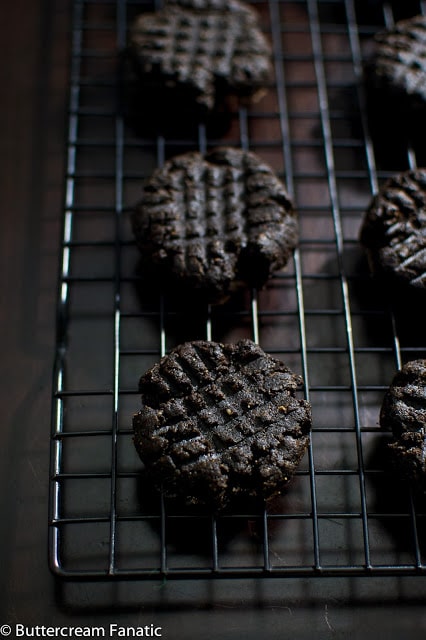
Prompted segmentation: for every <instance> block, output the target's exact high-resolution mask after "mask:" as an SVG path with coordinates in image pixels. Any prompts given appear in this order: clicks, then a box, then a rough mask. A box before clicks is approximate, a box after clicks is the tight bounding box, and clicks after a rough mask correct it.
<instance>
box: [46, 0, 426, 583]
mask: <svg viewBox="0 0 426 640" xmlns="http://www.w3.org/2000/svg"><path fill="white" fill-rule="evenodd" d="M366 4H368V3H365V2H364V3H361V2H359V3H358V5H357V4H356V3H355V0H333V1H332V0H328V1H325V0H291V1H290V0H288V1H287V0H258V1H256V3H255V6H256V8H257V10H258V11H259V14H260V21H261V26H262V28H263V29H264V30H265V32H266V33H267V34H268V35H269V38H270V40H271V42H272V45H273V51H274V64H275V82H274V84H273V86H271V87H270V90H269V92H268V95H267V96H266V97H265V98H264V99H263V101H262V102H260V103H259V104H258V105H257V106H256V107H253V108H251V109H249V110H247V109H245V108H241V109H240V110H239V111H238V112H235V113H234V114H233V119H232V122H231V126H230V129H229V130H228V132H227V133H225V134H224V135H223V136H222V137H221V138H220V139H217V138H213V137H211V134H210V133H209V131H208V129H206V127H205V126H204V125H199V126H198V127H197V128H196V129H195V130H194V132H193V133H192V134H191V135H187V136H186V137H184V138H183V137H182V138H175V137H171V136H165V135H158V134H157V133H152V132H150V131H149V127H148V128H147V132H145V133H143V134H140V133H136V132H135V131H133V130H132V129H131V127H129V126H128V124H127V123H126V122H125V120H124V119H123V117H122V116H121V115H120V113H119V111H118V110H117V103H116V88H117V82H116V67H117V60H116V57H117V51H119V50H121V49H122V48H123V47H124V46H125V43H126V34H127V26H128V24H129V22H130V21H131V20H132V18H133V17H134V16H135V15H136V14H137V13H139V12H140V11H143V10H149V9H152V8H153V7H152V5H151V4H150V3H148V2H145V3H144V2H139V1H138V2H133V0H127V2H125V1H124V0H74V3H73V21H72V42H71V66H70V101H69V129H68V139H67V146H66V151H67V174H66V183H65V184H66V189H65V202H64V225H63V237H62V253H61V264H60V278H59V291H58V334H57V353H56V361H55V366H54V383H53V401H52V407H53V411H52V435H51V477H50V488H51V492H50V513H49V558H50V565H51V568H52V570H53V571H54V572H55V573H56V574H57V575H59V576H61V577H64V578H71V579H117V578H123V579H124V578H127V579H129V578H135V579H142V578H149V579H152V578H159V577H163V578H164V577H166V578H167V579H172V578H197V577H202V576H203V577H215V578H219V577H220V578H224V577H265V576H269V577H292V576H357V575H416V574H419V575H420V574H424V573H426V565H425V561H424V553H425V549H424V547H423V546H422V535H421V533H422V531H423V529H424V524H425V514H424V512H423V510H422V505H419V504H417V503H416V500H415V498H413V496H412V495H411V493H410V491H409V488H408V487H406V486H404V485H402V484H401V483H400V482H398V481H397V479H395V478H394V477H393V476H392V474H391V473H390V472H389V471H388V470H387V468H386V464H385V463H384V454H383V450H384V444H385V442H386V440H387V438H388V434H386V433H383V432H382V431H381V430H380V429H379V428H378V424H377V422H378V412H379V407H380V404H381V399H382V396H383V392H384V390H385V389H386V388H387V386H388V385H389V382H390V380H391V378H392V375H393V373H394V371H395V369H396V368H398V367H399V366H400V365H401V363H402V362H404V361H406V360H408V359H412V358H414V357H416V356H417V357H418V356H419V355H421V354H423V355H424V351H425V348H426V345H425V344H424V334H423V335H422V333H421V332H420V333H418V332H416V329H415V327H413V325H412V324H411V326H410V329H409V331H407V330H406V324H405V318H404V315H403V314H402V315H401V314H399V313H398V312H395V311H392V310H391V309H390V308H389V305H388V303H387V300H386V299H385V298H384V297H383V296H382V295H381V292H380V291H378V290H377V287H376V285H375V283H373V282H372V281H371V280H370V277H369V274H368V271H367V268H366V265H365V260H364V257H363V255H362V252H361V249H360V248H359V245H358V239H357V238H358V231H359V225H360V221H361V218H362V214H363V211H364V209H365V206H366V205H367V204H368V202H369V200H370V198H371V194H372V193H373V192H376V191H377V188H378V186H379V184H380V183H381V182H382V181H383V180H384V179H385V178H386V177H388V176H389V175H391V174H393V173H396V172H399V171H401V170H403V169H405V168H407V167H408V166H415V164H416V162H417V159H418V155H419V153H421V150H420V151H419V149H416V147H415V146H413V145H410V144H409V143H406V144H405V152H404V155H403V157H402V158H401V155H398V156H397V157H395V158H393V157H392V156H391V155H390V156H389V155H386V158H385V161H383V160H382V159H381V154H380V148H381V147H380V145H381V144H382V141H381V140H375V139H374V137H373V136H372V135H371V133H372V132H371V131H370V130H369V120H368V116H367V111H366V95H365V88H364V83H363V76H362V69H363V60H364V55H365V54H364V46H365V45H366V44H368V42H369V41H370V39H371V37H372V35H373V34H374V33H375V32H376V31H377V30H379V29H381V28H383V27H384V26H389V25H390V24H391V23H392V21H393V20H395V19H397V18H401V17H405V16H404V11H405V12H406V14H405V15H406V16H408V15H414V14H415V13H420V12H423V13H426V7H425V3H423V2H414V3H411V4H410V3H404V5H405V7H401V6H399V7H398V8H397V9H396V8H395V7H392V5H391V3H389V2H383V3H379V2H376V3H374V2H372V3H371V4H370V6H366ZM397 11H398V13H397ZM217 144H228V145H235V146H241V147H243V148H246V149H251V150H254V151H256V152H257V153H258V154H259V155H260V156H262V157H263V158H264V159H265V160H266V161H267V162H269V163H270V164H271V165H272V166H273V168H274V169H275V170H276V172H277V173H278V174H279V175H280V176H281V177H282V178H283V179H284V180H285V182H286V185H287V188H288V191H289V193H290V195H291V196H292V197H293V198H294V200H295V202H296V204H297V208H298V211H299V218H300V227H301V238H300V245H299V248H298V250H297V251H296V252H295V255H294V260H293V264H292V265H290V266H289V267H288V268H287V269H286V270H285V271H283V273H281V274H279V275H278V276H277V277H275V278H274V279H273V280H271V282H270V283H269V284H268V286H267V287H266V288H265V289H264V290H262V291H247V292H246V294H245V295H243V296H241V297H240V298H238V299H237V300H234V301H231V302H230V303H228V304H226V305H223V306H221V307H206V308H204V307H203V308H199V307H198V306H196V304H195V303H194V305H191V307H190V308H189V307H188V306H185V305H183V304H182V303H181V301H179V300H171V299H167V298H165V297H164V296H163V295H162V294H161V293H156V292H154V293H153V292H148V291H143V290H142V291H141V288H140V286H139V276H138V272H137V262H138V254H137V250H136V247H135V244H134V241H133V238H132V236H131V232H130V228H129V227H130V225H129V222H128V213H129V211H130V209H131V207H132V205H133V204H134V203H135V202H137V200H138V198H139V194H140V188H141V182H142V179H143V178H144V177H145V176H146V175H148V174H149V173H150V172H151V170H152V169H153V168H154V167H155V166H157V165H161V164H162V163H163V162H164V160H165V159H166V158H167V157H169V156H171V155H175V154H176V153H178V152H181V151H182V150H187V149H200V150H201V151H205V150H206V149H207V148H210V147H213V146H216V145H217ZM239 337H252V338H253V339H254V340H255V341H258V342H259V343H260V344H261V345H262V346H263V348H264V349H265V350H267V351H268V352H270V353H272V354H274V355H276V356H278V357H280V358H282V359H284V360H285V361H286V362H287V363H288V364H289V366H291V367H292V368H293V370H295V371H300V372H301V373H302V374H303V377H304V380H305V384H306V389H305V392H306V397H307V398H308V399H309V400H310V401H311V403H312V410H313V416H314V429H313V434H312V442H311V446H310V449H309V452H308V455H307V456H306V457H305V460H304V462H303V464H302V466H301V467H300V469H299V471H298V472H297V474H296V477H295V479H294V481H293V484H292V485H291V487H290V489H289V491H288V493H287V495H286V496H284V497H283V498H282V499H281V500H280V501H279V503H277V504H276V505H274V507H273V509H272V510H269V511H264V512H263V513H238V514H237V513H233V514H224V515H221V516H217V517H214V516H208V515H198V516H197V515H195V514H193V513H181V512H176V511H175V510H173V506H172V505H168V504H166V503H165V501H164V500H163V499H162V498H161V497H155V496H151V495H150V493H149V487H146V486H145V485H144V482H143V476H142V474H141V463H140V461H139V460H138V458H137V455H136V453H135V451H134V448H133V445H132V441H131V435H132V434H131V428H130V426H131V416H132V414H133V413H134V412H135V411H137V410H138V407H139V398H138V393H137V382H138V378H139V376H140V374H141V373H143V371H145V370H146V369H147V368H148V367H149V366H150V365H151V364H153V363H154V362H155V361H157V360H158V359H159V357H160V356H161V355H163V354H164V353H166V352H167V351H168V350H169V349H170V348H172V347H173V346H174V345H175V344H177V343H179V342H182V341H183V340H186V339H197V338H208V339H214V340H216V339H219V340H222V341H231V340H234V339H237V338H239ZM422 337H423V342H422Z"/></svg>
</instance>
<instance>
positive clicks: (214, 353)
mask: <svg viewBox="0 0 426 640" xmlns="http://www.w3.org/2000/svg"><path fill="white" fill-rule="evenodd" d="M302 384H303V381H302V378H301V377H300V376H299V375H296V374H294V373H293V372H292V371H290V369H288V367H286V366H285V364H284V363H283V362H281V361H280V360H277V359H275V358H273V357H272V356H270V355H268V354H266V353H265V352H264V351H263V350H262V349H261V348H260V347H259V346H258V345H256V344H255V343H253V342H252V341H250V340H241V341H240V342H238V343H235V344H221V343H217V342H209V341H194V342H187V343H184V344H181V345H179V346H178V347H176V348H175V349H173V351H171V352H170V354H169V355H167V356H165V357H164V358H162V359H161V361H160V362H159V363H157V364H156V365H154V366H153V367H152V368H151V369H150V370H149V371H148V372H147V373H145V374H144V375H143V376H142V377H141V379H140V382H139V389H140V391H141V393H142V409H141V411H140V412H139V413H137V414H136V415H135V416H134V418H133V429H134V444H135V447H136V449H137V451H138V453H139V455H140V457H141V459H142V461H143V462H144V464H145V467H146V472H147V476H148V477H149V478H150V480H151V481H152V483H153V485H154V486H156V487H158V488H162V490H163V491H164V494H165V496H167V497H169V498H174V499H176V500H178V501H179V502H180V503H181V502H184V503H185V504H186V505H197V506H204V507H208V508H212V509H215V510H221V509H223V508H225V507H227V506H232V505H233V506H235V505H238V502H239V501H241V500H243V501H246V500H248V501H250V500H255V501H266V500H268V499H270V498H272V497H274V496H276V495H279V494H280V493H281V492H282V491H283V490H284V488H285V487H286V485H287V484H288V482H289V480H290V478H291V477H292V476H293V474H294V472H295V470H296V468H297V466H298V464H299V462H300V460H301V459H302V457H303V455H304V453H305V451H306V449H307V447H308V444H309V439H310V430H311V408H310V404H309V403H308V402H307V401H306V400H303V399H299V398H298V397H297V395H296V392H297V390H298V389H300V388H301V387H302Z"/></svg>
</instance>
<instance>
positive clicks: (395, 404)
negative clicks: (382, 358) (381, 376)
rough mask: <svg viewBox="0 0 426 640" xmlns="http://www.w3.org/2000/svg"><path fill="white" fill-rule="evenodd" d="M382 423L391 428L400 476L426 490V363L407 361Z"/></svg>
mask: <svg viewBox="0 0 426 640" xmlns="http://www.w3.org/2000/svg"><path fill="white" fill-rule="evenodd" d="M380 424H381V426H382V427H384V428H388V429H389V428H390V429H391V430H392V433H393V435H394V437H395V442H393V443H392V444H391V445H390V449H391V452H392V456H393V460H394V463H395V465H396V467H397V468H398V470H399V471H400V473H401V474H402V475H403V476H404V477H405V478H407V479H409V480H410V481H411V482H412V483H413V486H415V488H416V489H418V490H420V491H423V492H424V491H426V360H413V361H412V362H408V363H407V364H406V365H404V366H403V367H402V369H401V370H400V371H399V372H398V373H397V374H396V376H395V377H394V379H393V381H392V384H391V386H390V387H389V390H388V391H387V393H386V395H385V398H384V400H383V405H382V409H381V413H380Z"/></svg>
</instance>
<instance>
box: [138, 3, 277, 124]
mask: <svg viewBox="0 0 426 640" xmlns="http://www.w3.org/2000/svg"><path fill="white" fill-rule="evenodd" d="M127 56H128V58H129V59H130V60H131V61H132V63H133V70H134V73H135V74H136V77H137V79H138V80H139V82H140V83H141V85H142V87H143V89H144V99H145V101H154V102H155V103H156V104H159V105H162V104H164V101H167V105H169V106H170V100H172V101H173V102H172V105H173V112H175V110H176V109H179V110H183V108H186V109H191V110H193V109H194V108H195V110H196V111H198V112H199V113H200V114H203V113H208V112H210V111H211V110H213V109H215V108H219V107H221V106H223V102H224V101H226V99H227V98H228V97H230V96H234V97H235V96H237V97H238V98H240V99H248V100H255V99H256V97H259V95H260V94H261V93H263V92H264V90H265V87H267V85H268V84H269V83H270V81H271V74H272V67H271V62H270V59H271V48H270V45H269V43H268V42H267V40H266V38H265V36H264V35H263V33H262V32H261V30H260V28H259V27H258V16H257V14H256V12H255V11H254V10H253V9H251V8H250V7H249V6H247V5H246V4H245V3H244V2H240V1H239V0H229V1H225V0H175V1H174V2H168V3H167V4H166V6H165V7H164V8H163V9H162V10H160V11H157V12H156V13H147V14H142V15H139V16H138V17H137V18H136V19H135V21H134V22H133V24H132V26H131V28H130V42H129V46H128V50H127ZM169 115H170V116H172V114H171V113H170V114H169Z"/></svg>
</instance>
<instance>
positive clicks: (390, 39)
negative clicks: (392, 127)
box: [367, 15, 426, 111]
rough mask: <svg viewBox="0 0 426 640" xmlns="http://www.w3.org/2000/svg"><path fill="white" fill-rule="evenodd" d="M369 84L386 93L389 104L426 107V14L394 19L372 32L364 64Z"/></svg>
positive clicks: (393, 105)
mask: <svg viewBox="0 0 426 640" xmlns="http://www.w3.org/2000/svg"><path fill="white" fill-rule="evenodd" d="M367 76H368V79H369V81H370V84H371V86H372V87H374V88H376V89H378V90H379V91H384V92H385V93H386V94H387V98H386V99H387V100H388V107H389V106H390V107H391V108H394V107H395V105H397V106H398V107H400V108H402V109H404V110H410V111H412V110H417V109H420V110H422V111H424V109H425V107H426V16H421V15H419V16H415V17H413V18H410V19H407V20H401V21H400V22H397V23H396V24H395V26H394V27H393V28H392V29H389V30H387V31H384V32H382V33H378V34H377V35H376V36H375V51H374V55H373V57H372V60H371V61H370V63H369V64H368V65H367Z"/></svg>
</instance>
